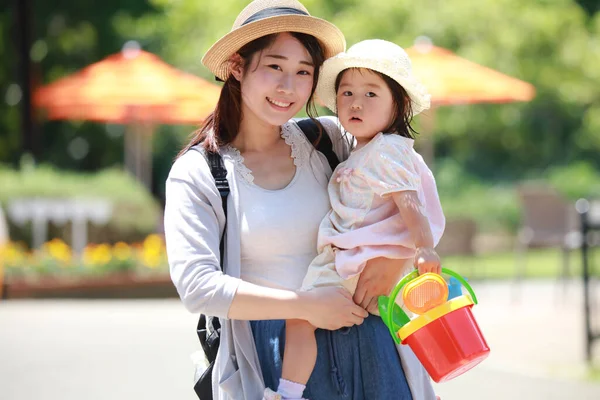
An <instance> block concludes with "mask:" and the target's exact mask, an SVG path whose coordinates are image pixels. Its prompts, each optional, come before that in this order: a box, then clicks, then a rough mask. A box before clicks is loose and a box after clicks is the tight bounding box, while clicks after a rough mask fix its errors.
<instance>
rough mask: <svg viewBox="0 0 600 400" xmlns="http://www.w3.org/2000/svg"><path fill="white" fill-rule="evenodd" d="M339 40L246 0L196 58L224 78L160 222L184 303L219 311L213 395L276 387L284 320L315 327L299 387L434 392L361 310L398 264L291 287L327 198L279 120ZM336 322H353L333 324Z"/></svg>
mask: <svg viewBox="0 0 600 400" xmlns="http://www.w3.org/2000/svg"><path fill="white" fill-rule="evenodd" d="M344 49H345V40H344V37H343V35H342V33H341V32H340V31H339V30H338V29H337V28H336V27H335V26H333V25H332V24H330V23H328V22H326V21H323V20H321V19H318V18H314V17H311V16H310V15H309V14H308V12H307V10H306V9H305V8H304V6H302V4H300V3H299V2H298V1H295V0H255V1H253V2H252V3H250V4H249V5H248V6H247V7H246V8H245V9H244V10H243V11H242V12H241V13H240V15H239V16H238V18H237V19H236V21H235V23H234V26H233V28H232V31H231V32H230V33H229V34H227V35H225V36H224V37H223V38H221V39H220V40H218V41H217V42H216V43H215V44H214V45H213V46H212V47H211V48H210V49H209V50H208V52H207V53H206V55H205V56H204V58H203V60H202V62H203V64H204V65H205V66H206V67H207V68H209V69H210V70H211V71H212V72H213V73H214V74H215V76H216V77H217V78H219V79H221V80H223V81H224V82H225V84H224V86H223V89H222V92H221V97H220V99H219V102H218V104H217V107H216V109H215V112H214V113H213V114H212V115H211V116H210V117H209V118H208V119H207V121H206V123H205V125H204V127H203V128H202V129H201V130H200V131H199V132H198V134H197V135H196V136H195V137H194V139H193V140H192V141H191V143H190V144H189V145H188V146H186V148H185V149H184V150H183V151H182V153H181V154H180V157H179V158H178V159H177V161H176V162H175V164H174V165H173V168H172V170H171V172H170V175H169V178H168V180H167V191H166V195H167V202H166V207H165V234H166V240H167V251H168V257H169V263H170V267H171V276H172V279H173V282H174V283H175V286H176V287H177V290H178V292H179V294H180V296H181V298H182V300H183V302H184V304H185V305H186V307H187V308H188V309H189V310H190V311H191V312H195V313H205V314H208V315H215V316H218V317H219V318H221V322H222V331H221V346H220V349H219V353H218V355H217V360H216V362H215V367H214V371H213V394H214V398H215V399H221V400H228V399H248V400H258V399H261V398H262V396H263V391H264V388H265V386H269V387H271V388H272V389H276V388H277V380H278V379H279V377H280V376H281V364H280V362H281V354H280V352H281V351H282V350H281V349H283V338H284V337H285V335H284V321H283V320H284V319H304V320H307V321H309V322H310V323H311V324H312V325H314V326H316V327H318V328H322V329H324V330H318V331H317V341H318V343H319V355H318V360H317V366H316V368H315V371H314V373H313V375H312V377H311V380H310V381H309V382H308V385H307V392H306V395H307V396H310V397H311V398H312V399H314V400H319V399H337V398H339V399H342V398H348V397H347V396H350V397H349V398H353V399H369V400H379V399H389V398H392V397H393V398H396V399H404V398H406V399H409V398H415V399H432V398H435V397H434V396H433V393H432V390H431V385H430V384H429V381H428V379H427V376H426V374H425V373H424V372H423V370H422V367H421V366H420V364H419V363H418V362H417V361H416V359H415V358H414V355H412V353H410V351H407V350H405V352H406V354H407V356H406V357H403V359H402V364H401V362H400V360H399V359H398V356H397V354H398V353H397V352H396V350H395V348H394V345H393V341H392V339H391V337H390V336H389V333H388V331H387V328H386V327H385V326H384V324H383V323H382V322H381V319H380V318H378V317H373V316H371V317H368V313H367V311H366V310H371V311H372V310H374V308H375V307H376V299H377V296H378V295H380V294H387V293H388V292H389V291H390V289H391V287H392V286H393V285H394V283H395V282H397V281H398V278H399V274H400V266H398V265H396V264H395V263H393V262H389V261H388V260H384V259H378V260H374V261H372V262H370V264H369V265H367V267H366V269H365V271H364V272H363V275H362V276H361V281H360V282H359V284H358V287H357V291H356V294H355V296H354V299H353V300H354V301H352V299H350V298H348V297H347V295H346V294H345V293H344V292H343V291H342V290H340V289H331V288H327V289H317V290H314V291H310V292H307V293H297V292H295V290H296V289H297V288H299V286H300V284H301V282H302V278H303V277H304V275H305V273H306V269H307V267H308V265H309V263H310V261H311V260H312V258H314V256H315V253H316V238H317V229H318V226H319V222H320V221H321V219H322V218H323V216H324V215H325V214H326V213H327V211H328V209H329V201H328V198H327V192H326V186H327V181H328V179H329V176H330V175H331V168H330V167H329V164H328V163H327V160H326V158H325V157H324V156H323V155H322V154H320V153H319V152H317V151H315V149H314V148H313V147H312V145H311V144H310V143H309V142H308V141H307V140H306V138H305V136H304V135H303V133H302V132H301V131H300V129H299V128H298V126H297V125H296V124H295V123H294V122H293V121H291V120H290V119H291V118H292V117H293V116H294V115H295V114H296V113H297V112H298V111H299V110H300V109H301V108H302V107H303V106H304V105H305V104H307V106H306V107H307V111H308V112H309V114H310V113H311V111H312V110H313V109H314V107H312V97H313V93H314V90H315V87H316V83H317V77H318V73H319V68H320V66H321V64H322V62H323V60H324V58H326V57H330V56H333V55H335V54H337V53H339V52H341V51H343V50H344ZM320 121H321V122H322V124H323V127H324V128H325V132H324V133H323V134H328V135H330V137H331V139H332V142H333V147H334V150H335V151H336V153H337V155H338V157H339V158H340V159H345V158H346V157H347V156H348V153H349V144H350V143H349V140H348V139H347V138H345V137H344V136H343V135H342V134H341V133H340V130H339V128H338V127H337V124H336V123H335V121H333V120H330V119H325V118H323V119H321V120H320ZM206 150H212V151H218V152H219V153H220V154H221V155H222V157H223V159H224V163H225V167H226V169H227V171H228V176H227V178H228V181H229V184H230V187H231V194H230V196H229V199H228V215H227V230H226V232H227V233H226V240H225V241H226V246H225V263H224V264H225V272H226V275H224V274H222V273H221V272H220V269H219V241H220V237H221V234H222V233H223V231H224V227H225V215H224V213H223V208H222V206H221V199H220V196H219V193H218V191H217V189H216V186H215V184H214V181H213V178H212V176H211V173H210V170H209V167H208V165H207V163H206V161H205V159H204V157H203V155H202V152H204V151H206ZM248 321H253V322H251V323H249V322H248ZM363 321H364V323H363ZM342 327H351V328H349V329H344V330H337V331H336V329H339V328H342ZM329 330H333V332H332V331H329ZM402 366H404V367H405V368H404V371H403V368H402ZM405 373H406V377H407V378H408V379H404V375H405ZM407 380H408V384H407ZM409 386H410V389H409ZM411 391H412V397H411Z"/></svg>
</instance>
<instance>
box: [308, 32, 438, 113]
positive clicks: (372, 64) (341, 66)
mask: <svg viewBox="0 0 600 400" xmlns="http://www.w3.org/2000/svg"><path fill="white" fill-rule="evenodd" d="M348 68H368V69H371V70H374V71H377V72H380V73H382V74H384V75H387V76H389V77H390V78H392V79H393V80H395V81H396V82H398V83H399V84H400V85H401V86H402V87H403V88H404V89H405V90H406V92H407V93H408V95H409V96H410V99H411V102H412V110H413V115H417V114H419V113H420V112H422V111H424V110H427V109H428V108H429V107H430V104H431V96H430V95H429V94H428V93H427V89H425V87H424V86H423V85H422V84H421V83H419V81H417V79H416V78H415V76H414V75H413V73H412V64H411V62H410V58H408V54H406V52H405V51H404V49H403V48H402V47H400V46H398V45H396V44H394V43H391V42H388V41H386V40H379V39H373V40H364V41H362V42H359V43H357V44H355V45H354V46H352V47H350V48H349V49H348V51H347V52H345V53H340V54H338V55H336V56H335V57H332V58H330V59H328V60H326V61H325V63H324V64H323V67H322V68H321V75H320V77H319V84H318V86H317V96H318V97H319V99H320V100H321V101H322V102H323V104H325V106H327V108H329V109H330V110H332V111H333V112H337V111H336V93H335V81H336V79H337V77H338V75H339V74H340V72H342V71H344V70H346V69H348Z"/></svg>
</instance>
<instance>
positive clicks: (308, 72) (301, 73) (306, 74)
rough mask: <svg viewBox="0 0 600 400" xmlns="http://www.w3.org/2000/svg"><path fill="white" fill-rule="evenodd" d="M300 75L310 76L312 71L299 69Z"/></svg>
mask: <svg viewBox="0 0 600 400" xmlns="http://www.w3.org/2000/svg"><path fill="white" fill-rule="evenodd" d="M298 75H305V76H310V75H311V73H310V71H299V72H298Z"/></svg>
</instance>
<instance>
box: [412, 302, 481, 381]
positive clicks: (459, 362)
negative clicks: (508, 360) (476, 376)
mask: <svg viewBox="0 0 600 400" xmlns="http://www.w3.org/2000/svg"><path fill="white" fill-rule="evenodd" d="M403 343H406V344H408V345H409V346H410V348H411V349H412V350H413V352H414V353H415V354H416V356H417V357H418V358H419V360H420V361H421V363H422V364H423V366H424V367H425V369H426V370H427V372H429V375H431V378H432V379H433V380H434V381H435V382H438V383H439V382H444V381H449V380H451V379H453V378H456V377H457V376H459V375H462V374H464V373H465V372H467V371H468V370H470V369H471V368H473V367H474V366H476V365H477V364H479V363H480V362H481V361H483V360H484V359H485V358H486V357H487V356H488V355H489V353H490V348H489V346H488V345H487V343H486V341H485V339H484V337H483V335H482V334H481V331H480V329H479V325H477V321H475V318H474V317H473V313H472V312H471V306H467V307H462V308H459V309H457V310H454V311H452V312H449V313H448V314H445V315H443V316H441V317H439V318H437V319H436V320H434V321H431V322H429V323H428V324H427V325H425V326H423V327H421V328H419V329H417V330H416V331H415V332H413V333H412V334H411V335H409V336H408V337H406V339H404V340H403Z"/></svg>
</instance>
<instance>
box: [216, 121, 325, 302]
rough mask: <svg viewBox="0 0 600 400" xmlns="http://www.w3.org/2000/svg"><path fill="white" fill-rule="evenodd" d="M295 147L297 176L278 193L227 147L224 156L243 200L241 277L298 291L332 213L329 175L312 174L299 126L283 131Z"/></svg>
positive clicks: (307, 145)
mask: <svg viewBox="0 0 600 400" xmlns="http://www.w3.org/2000/svg"><path fill="white" fill-rule="evenodd" d="M281 136H282V138H283V139H284V140H285V142H286V144H288V145H289V146H290V147H291V154H292V158H293V159H294V165H295V166H296V173H295V175H294V177H293V178H292V180H291V181H290V183H289V184H288V185H287V186H286V187H284V188H282V189H278V190H269V189H264V188H262V187H260V186H257V185H255V184H254V183H253V181H254V177H253V176H252V172H251V171H250V170H249V169H248V168H247V167H246V166H245V164H244V158H243V156H242V155H241V154H240V153H239V151H238V150H237V149H235V148H233V147H228V148H227V149H226V150H225V152H224V157H231V159H232V160H233V161H234V163H235V169H236V171H237V172H238V173H237V174H236V177H235V179H236V183H237V186H238V192H239V196H240V216H239V217H240V235H241V258H242V259H241V278H242V279H243V280H245V281H247V282H252V283H255V284H258V285H261V286H268V287H274V288H280V289H290V290H294V289H297V288H299V287H300V285H301V284H302V280H303V279H304V275H306V270H307V268H308V265H309V264H310V262H311V261H312V259H313V258H314V257H315V255H316V249H317V230H318V226H319V223H320V222H321V220H322V219H323V217H324V216H325V214H327V211H328V210H329V199H328V196H327V192H326V187H327V178H328V177H327V175H326V174H325V173H324V171H323V170H322V169H319V170H313V167H312V166H311V163H310V157H311V156H316V152H315V151H314V150H313V148H312V146H311V144H310V143H309V142H308V140H307V139H306V136H305V135H304V134H303V132H302V131H301V130H300V129H299V128H298V126H297V125H296V124H293V123H288V124H285V125H283V126H282V131H281Z"/></svg>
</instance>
